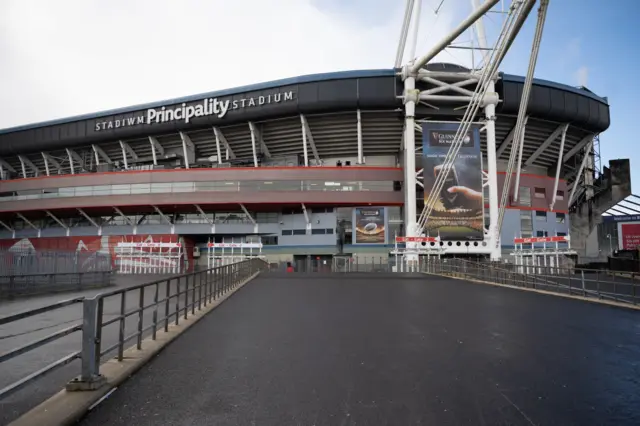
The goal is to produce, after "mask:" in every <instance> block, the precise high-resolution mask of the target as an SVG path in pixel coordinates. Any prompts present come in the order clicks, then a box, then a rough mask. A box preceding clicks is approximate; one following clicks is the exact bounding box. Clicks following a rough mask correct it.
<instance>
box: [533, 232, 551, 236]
mask: <svg viewBox="0 0 640 426" xmlns="http://www.w3.org/2000/svg"><path fill="white" fill-rule="evenodd" d="M548 236H549V233H548V232H547V231H536V237H548Z"/></svg>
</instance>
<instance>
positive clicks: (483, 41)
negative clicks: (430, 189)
mask: <svg viewBox="0 0 640 426" xmlns="http://www.w3.org/2000/svg"><path fill="white" fill-rule="evenodd" d="M487 3H493V5H494V4H495V3H497V2H491V1H488V2H487ZM493 5H491V6H489V8H491V7H492V6H493ZM471 6H472V7H473V8H474V9H475V10H476V11H479V10H481V5H480V0H471ZM482 6H483V7H482V8H484V7H485V6H487V4H485V5H482ZM489 8H487V9H486V10H489ZM482 15H484V12H483V13H482V14H480V15H479V16H478V17H477V18H476V19H477V20H476V22H475V29H476V32H477V35H478V44H479V47H480V48H481V49H483V51H482V52H483V56H484V58H485V61H484V63H485V65H486V63H487V60H486V58H487V56H488V51H487V50H486V49H487V47H488V46H487V35H486V34H485V31H484V22H483V21H482V20H483V18H482ZM495 92H496V88H495V82H494V81H493V80H491V82H490V83H489V87H488V89H487V94H489V93H495ZM487 99H490V101H489V102H488V103H487V105H486V106H485V107H484V115H485V117H486V120H487V121H486V125H485V129H486V132H487V178H488V181H489V241H486V242H487V243H488V244H489V246H490V247H491V253H490V255H491V260H500V258H501V257H502V248H501V247H500V232H499V231H498V230H497V227H498V208H499V202H498V173H497V172H498V164H497V156H496V103H495V100H496V99H497V96H487ZM515 136H516V137H517V135H515Z"/></svg>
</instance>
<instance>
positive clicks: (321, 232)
mask: <svg viewBox="0 0 640 426" xmlns="http://www.w3.org/2000/svg"><path fill="white" fill-rule="evenodd" d="M324 234H325V230H324V229H316V228H313V229H312V230H311V235H324Z"/></svg>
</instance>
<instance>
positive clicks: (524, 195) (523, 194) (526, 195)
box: [519, 186, 531, 207]
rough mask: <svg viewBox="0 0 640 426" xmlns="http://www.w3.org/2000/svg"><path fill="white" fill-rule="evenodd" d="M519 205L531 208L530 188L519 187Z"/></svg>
mask: <svg viewBox="0 0 640 426" xmlns="http://www.w3.org/2000/svg"><path fill="white" fill-rule="evenodd" d="M519 194H520V197H519V198H520V205H523V206H529V207H531V188H529V187H527V186H521V187H520V191H519Z"/></svg>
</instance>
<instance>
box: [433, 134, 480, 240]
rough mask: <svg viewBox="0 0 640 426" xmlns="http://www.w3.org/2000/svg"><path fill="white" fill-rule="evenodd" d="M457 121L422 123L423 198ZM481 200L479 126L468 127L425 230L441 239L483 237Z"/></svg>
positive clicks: (443, 156)
mask: <svg viewBox="0 0 640 426" xmlns="http://www.w3.org/2000/svg"><path fill="white" fill-rule="evenodd" d="M458 126H459V125H458V124H457V123H438V122H426V123H423V124H422V149H423V167H424V171H423V178H424V199H425V201H426V200H427V199H429V196H430V193H431V191H432V190H433V186H434V183H435V181H436V177H437V176H438V173H439V172H440V170H441V169H442V164H443V163H444V160H445V158H446V156H447V153H448V152H449V148H450V147H451V144H452V143H453V141H454V138H455V135H456V132H457V131H458ZM483 211H484V200H483V194H482V154H481V152H480V128H479V126H477V125H474V126H472V127H471V128H470V129H469V133H468V134H467V135H466V136H465V137H464V140H463V144H462V146H461V147H460V151H459V152H458V155H457V157H456V159H455V163H454V166H453V168H452V169H451V170H450V171H449V175H448V176H447V179H446V181H445V183H444V186H443V187H442V190H441V191H440V193H439V194H438V198H437V201H436V204H435V206H434V208H433V210H432V212H431V216H430V217H429V220H428V221H427V224H426V229H425V232H426V233H428V235H430V236H438V235H439V236H440V239H441V240H445V241H446V240H449V241H450V240H473V241H477V240H482V239H483V234H484V231H483Z"/></svg>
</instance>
